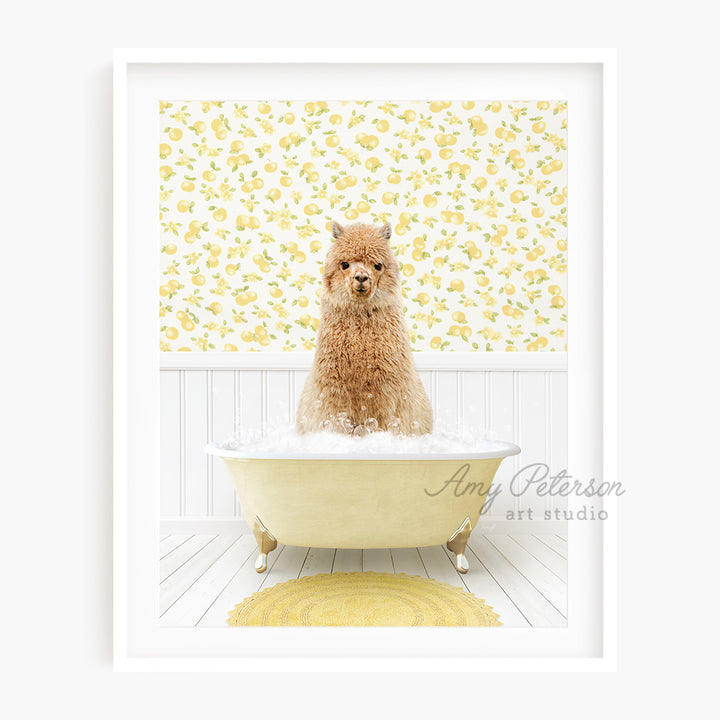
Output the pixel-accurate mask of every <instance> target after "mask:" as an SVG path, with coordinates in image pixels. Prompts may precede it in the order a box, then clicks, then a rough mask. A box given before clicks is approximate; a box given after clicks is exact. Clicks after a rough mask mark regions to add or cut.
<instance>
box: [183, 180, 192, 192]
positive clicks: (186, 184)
mask: <svg viewBox="0 0 720 720" xmlns="http://www.w3.org/2000/svg"><path fill="white" fill-rule="evenodd" d="M180 189H181V190H183V191H184V192H192V191H193V190H194V189H195V183H194V182H190V181H189V180H185V182H183V183H182V185H180Z"/></svg>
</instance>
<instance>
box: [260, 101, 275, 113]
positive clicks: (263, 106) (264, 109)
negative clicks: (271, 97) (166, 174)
mask: <svg viewBox="0 0 720 720" xmlns="http://www.w3.org/2000/svg"><path fill="white" fill-rule="evenodd" d="M271 110H272V108H271V107H270V105H268V103H264V102H263V103H259V104H258V112H259V113H260V114H261V115H267V114H268V113H269V112H270V111H271Z"/></svg>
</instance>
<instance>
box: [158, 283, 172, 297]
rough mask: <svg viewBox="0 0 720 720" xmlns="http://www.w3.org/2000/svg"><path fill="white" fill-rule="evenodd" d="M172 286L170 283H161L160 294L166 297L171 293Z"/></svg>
mask: <svg viewBox="0 0 720 720" xmlns="http://www.w3.org/2000/svg"><path fill="white" fill-rule="evenodd" d="M170 292H171V291H170V287H169V286H168V285H161V286H160V294H161V295H162V296H163V297H165V296H166V295H169V294H170Z"/></svg>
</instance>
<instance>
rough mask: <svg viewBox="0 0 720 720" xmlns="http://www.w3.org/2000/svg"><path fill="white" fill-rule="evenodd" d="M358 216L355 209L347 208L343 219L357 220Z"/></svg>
mask: <svg viewBox="0 0 720 720" xmlns="http://www.w3.org/2000/svg"><path fill="white" fill-rule="evenodd" d="M358 214H359V213H358V211H357V210H356V209H355V208H349V209H348V210H346V211H345V217H346V218H347V219H348V220H357V217H358Z"/></svg>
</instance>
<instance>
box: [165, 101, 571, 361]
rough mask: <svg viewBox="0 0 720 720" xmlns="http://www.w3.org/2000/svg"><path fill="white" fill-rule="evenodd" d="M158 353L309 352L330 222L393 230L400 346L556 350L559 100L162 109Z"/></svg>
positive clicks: (563, 246)
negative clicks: (401, 311) (406, 342)
mask: <svg viewBox="0 0 720 720" xmlns="http://www.w3.org/2000/svg"><path fill="white" fill-rule="evenodd" d="M159 120H160V125H159V149H158V150H159V164H158V168H159V200H160V214H159V218H160V222H159V224H160V227H159V230H160V232H159V235H160V249H159V251H160V273H161V276H160V279H159V305H160V321H159V327H160V350H161V351H163V352H171V351H185V352H187V351H191V352H208V351H210V352H247V351H290V352H293V351H294V352H303V351H305V352H307V351H311V350H313V349H314V347H315V337H316V332H317V328H318V325H319V317H320V300H319V289H320V287H321V283H320V278H321V274H322V264H323V261H324V259H325V255H326V253H327V250H328V248H329V246H330V243H331V236H330V226H331V223H332V221H333V220H337V221H338V222H340V223H352V222H364V223H375V224H383V223H385V222H390V223H391V224H392V227H393V234H392V238H391V240H390V243H391V246H392V248H393V250H394V252H395V253H396V255H397V258H398V260H399V262H400V266H401V273H402V278H403V294H404V297H405V306H406V320H407V324H408V328H409V332H410V335H411V341H412V346H413V349H414V350H416V351H429V352H443V351H444V352H448V351H450V352H452V351H480V352H490V351H492V352H495V351H501V352H505V351H520V352H533V351H541V352H552V351H556V352H557V351H560V352H562V351H565V350H566V349H567V345H566V343H567V333H566V329H567V323H566V320H567V315H566V313H567V300H566V295H567V293H566V288H567V282H566V280H567V274H566V273H567V196H568V190H567V174H566V173H567V168H566V165H567V159H566V156H567V142H566V139H567V106H566V103H564V102H562V101H555V100H549V101H537V100H533V101H523V102H519V101H518V102H507V101H503V102H500V101H492V100H490V101H464V102H461V101H453V102H450V101H433V102H430V101H422V102H390V101H358V102H349V101H347V102H339V101H332V102H331V101H327V102H326V101H292V102H290V101H288V102H283V101H272V102H248V101H245V102H235V101H214V102H199V101H193V102H161V103H160V109H159Z"/></svg>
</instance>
